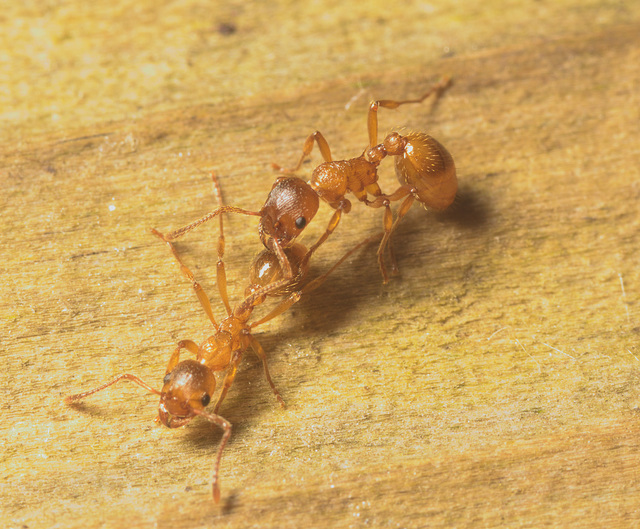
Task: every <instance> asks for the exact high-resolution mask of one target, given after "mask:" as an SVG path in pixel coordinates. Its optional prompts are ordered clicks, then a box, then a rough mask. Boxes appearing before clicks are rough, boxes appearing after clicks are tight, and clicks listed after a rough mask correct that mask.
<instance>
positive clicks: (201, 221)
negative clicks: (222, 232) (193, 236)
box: [163, 206, 262, 242]
mask: <svg viewBox="0 0 640 529" xmlns="http://www.w3.org/2000/svg"><path fill="white" fill-rule="evenodd" d="M222 213H239V214H240V215H252V216H254V217H261V216H262V214H261V213H260V212H259V211H249V210H247V209H242V208H239V207H237V206H222V207H219V208H216V209H214V210H213V211H211V212H209V213H207V214H206V215H204V216H203V217H200V218H199V219H198V220H195V221H193V222H192V223H191V224H187V225H186V226H183V227H182V228H178V229H177V230H174V231H172V232H171V233H170V234H169V235H164V236H163V239H164V240H165V241H167V242H169V241H175V240H176V239H178V238H179V237H182V236H183V235H184V234H185V233H188V232H190V231H191V230H193V229H194V228H197V227H198V226H200V224H204V223H205V222H207V221H209V220H211V219H213V218H215V217H217V216H218V215H220V214H222Z"/></svg>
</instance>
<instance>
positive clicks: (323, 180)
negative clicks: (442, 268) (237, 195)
mask: <svg viewBox="0 0 640 529" xmlns="http://www.w3.org/2000/svg"><path fill="white" fill-rule="evenodd" d="M450 82H451V80H450V79H449V78H444V79H442V80H441V81H440V82H439V83H437V84H435V85H434V86H432V87H431V88H430V89H429V90H428V91H427V92H425V93H424V94H423V95H422V96H421V97H419V98H418V99H408V100H404V101H393V100H388V99H381V100H378V101H373V102H371V104H370V105H369V113H368V116H367V129H368V132H369V146H368V148H367V149H366V150H365V151H364V152H363V153H362V154H361V155H360V156H358V157H357V158H352V159H349V160H339V161H338V160H335V161H334V160H333V159H332V157H331V149H330V148H329V144H328V143H327V140H326V139H325V138H324V136H323V135H322V133H320V132H319V131H315V132H314V133H313V134H311V135H310V136H309V137H308V138H307V139H306V140H305V142H304V146H303V148H302V155H301V156H300V160H298V164H297V165H296V166H295V167H293V168H291V169H284V168H282V167H280V166H279V165H277V164H272V167H273V168H274V169H275V170H277V171H280V172H283V173H295V172H296V171H298V170H299V169H300V167H301V166H302V163H303V162H304V160H305V159H306V158H307V157H308V156H309V155H310V154H311V151H312V150H313V144H314V142H316V143H317V144H318V148H319V149H320V154H321V155H322V158H323V159H324V163H322V164H320V165H318V166H317V167H316V168H315V169H314V170H313V173H312V174H311V179H310V180H309V185H310V186H311V188H312V189H313V190H314V191H315V192H316V193H317V195H318V196H319V197H320V198H322V199H323V200H324V201H325V202H327V203H328V204H329V205H330V206H331V207H332V208H334V209H335V210H336V211H335V213H334V215H333V218H332V219H331V221H330V223H329V228H328V229H327V233H326V236H324V239H326V237H327V236H328V234H329V233H330V232H331V231H333V230H334V229H335V227H336V226H337V225H338V223H339V222H340V217H341V215H342V212H344V213H349V211H350V210H351V202H350V201H349V200H348V199H347V198H345V195H346V194H347V193H348V192H349V191H350V192H351V193H353V195H354V196H355V197H356V198H357V199H358V200H360V201H361V202H363V203H364V204H365V205H367V206H369V207H372V208H379V207H384V208H385V213H384V218H383V226H384V237H383V238H382V241H381V242H380V246H379V247H378V252H377V256H378V263H379V266H380V271H381V273H382V277H383V281H384V282H385V283H387V282H388V280H389V278H388V275H387V270H386V267H385V264H384V259H383V252H384V250H385V247H387V246H388V247H389V255H390V259H391V263H392V272H393V273H397V271H398V266H397V263H396V260H395V255H394V253H393V249H392V247H391V244H390V239H391V234H392V233H393V231H394V230H395V228H396V226H397V225H398V223H399V222H400V220H401V219H402V218H403V217H404V216H405V215H406V214H407V212H408V211H409V209H410V208H411V206H412V204H413V202H414V201H415V200H416V199H417V200H418V201H419V202H421V203H422V204H423V205H424V206H425V207H427V206H428V207H432V208H434V209H445V208H447V207H448V206H449V205H450V204H451V203H452V202H453V200H454V198H455V195H456V192H457V189H458V183H457V179H456V168H455V164H454V162H453V158H452V157H451V155H450V154H449V152H448V151H447V150H446V149H445V148H444V147H443V146H442V145H441V144H440V143H439V142H438V141H436V140H435V139H434V138H432V137H431V136H429V135H427V134H425V133H423V132H410V133H409V134H407V135H406V136H401V135H400V134H399V133H397V132H392V133H390V134H388V135H387V136H386V137H385V139H384V140H383V141H382V143H380V144H378V108H379V107H382V108H388V109H395V108H398V107H399V106H401V105H406V104H409V103H421V102H422V101H424V100H425V99H426V98H427V97H428V96H429V95H431V94H435V95H436V96H438V95H439V94H441V93H442V91H444V90H445V89H446V88H447V87H448V86H449V84H450ZM387 156H395V169H396V176H397V178H398V180H399V181H400V184H401V185H400V187H399V188H398V189H397V190H396V191H394V192H393V193H391V194H390V195H386V194H383V193H382V190H381V189H380V186H379V185H378V166H379V165H380V163H381V162H382V160H383V159H384V158H385V157H387ZM369 195H372V196H373V197H374V200H369V198H368V196H369ZM403 198H404V201H403V202H402V204H401V205H400V207H399V208H398V212H397V215H396V220H395V222H394V221H393V215H392V213H391V208H390V203H391V202H394V201H397V200H400V199H403Z"/></svg>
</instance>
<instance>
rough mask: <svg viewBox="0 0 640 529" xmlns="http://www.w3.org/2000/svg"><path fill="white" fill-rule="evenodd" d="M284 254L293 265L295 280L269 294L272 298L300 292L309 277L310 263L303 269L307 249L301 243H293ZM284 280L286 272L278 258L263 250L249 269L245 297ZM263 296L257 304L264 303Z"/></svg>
mask: <svg viewBox="0 0 640 529" xmlns="http://www.w3.org/2000/svg"><path fill="white" fill-rule="evenodd" d="M284 254H285V256H286V257H287V260H288V261H289V263H290V264H291V271H292V273H293V277H294V279H293V280H292V281H291V282H289V283H288V284H287V285H285V286H284V287H283V288H281V289H278V290H274V291H272V292H269V295H272V296H284V295H287V294H290V293H291V292H294V291H296V290H299V287H300V283H302V281H303V280H304V278H305V276H306V275H307V274H306V273H307V267H308V263H307V264H306V265H305V266H304V269H301V265H302V262H303V258H304V256H305V255H306V254H307V248H306V247H305V246H303V245H302V244H299V243H293V244H292V245H291V246H290V247H288V248H285V249H284ZM282 279H284V272H283V270H282V266H281V264H280V261H279V260H278V256H277V255H276V254H275V253H274V252H272V251H271V250H263V251H262V252H260V253H259V254H258V255H257V256H256V258H255V259H254V260H253V263H251V268H250V269H249V285H248V286H247V288H246V289H245V291H244V295H245V297H249V296H251V295H252V294H254V293H255V292H257V291H258V290H260V289H262V288H264V287H266V286H268V285H270V284H272V283H275V282H276V281H281V280H282ZM265 297H266V296H263V297H261V298H258V299H257V300H256V304H259V303H261V302H263V301H264V298H265Z"/></svg>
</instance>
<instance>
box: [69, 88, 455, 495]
mask: <svg viewBox="0 0 640 529" xmlns="http://www.w3.org/2000/svg"><path fill="white" fill-rule="evenodd" d="M448 85H449V79H444V80H442V81H441V82H439V83H437V84H436V85H434V86H433V87H432V88H431V89H430V90H428V91H427V92H426V93H425V94H423V95H422V96H421V97H420V98H418V99H410V100H404V101H394V100H379V101H374V102H372V103H371V104H370V106H369V113H368V119H367V124H368V125H367V128H368V133H369V145H368V148H367V149H365V151H364V152H363V153H362V154H361V155H360V156H358V157H357V158H352V159H349V160H340V161H334V160H333V159H332V157H331V150H330V148H329V145H328V143H327V141H326V140H325V138H324V136H323V135H322V134H321V133H320V132H318V131H316V132H314V133H313V134H311V135H310V136H309V137H308V138H307V139H306V141H305V143H304V146H303V152H302V156H301V157H300V160H299V161H298V164H297V165H296V166H295V167H293V168H292V169H283V168H281V167H280V166H278V165H276V164H273V168H274V169H275V170H277V171H280V172H282V173H287V174H290V173H294V172H296V171H298V170H299V169H300V167H301V165H302V163H303V162H304V160H305V159H306V158H307V157H308V156H309V155H310V154H311V151H312V149H313V145H314V142H315V143H317V144H318V148H319V150H320V153H321V155H322V157H323V159H324V163H322V164H320V165H319V166H318V167H316V168H315V169H314V171H313V173H312V176H311V179H310V181H309V182H308V183H306V182H304V181H303V180H301V179H299V178H297V177H293V176H285V177H280V178H278V179H277V180H276V182H275V183H274V185H273V187H272V189H271V191H270V192H269V195H268V196H267V200H266V201H265V203H264V205H263V206H262V208H261V209H260V210H259V211H250V210H245V209H242V208H239V207H236V206H225V205H223V204H222V198H221V193H220V187H219V184H218V181H217V179H216V177H215V175H212V177H213V183H214V193H215V195H216V197H217V201H218V208H216V209H215V210H214V211H212V212H211V213H209V214H207V215H205V216H204V217H202V218H200V219H198V220H196V221H195V222H193V223H191V224H189V225H187V226H184V227H182V228H180V229H178V230H175V231H173V232H171V233H170V234H168V235H164V234H162V233H161V232H159V231H158V230H156V229H152V230H151V232H152V233H153V234H154V235H156V236H157V237H159V238H160V239H162V240H163V241H164V242H165V243H166V244H167V245H168V246H169V249H170V251H171V253H172V254H173V256H174V258H175V259H176V260H177V262H178V264H179V266H180V269H181V272H182V274H183V275H184V276H185V277H186V278H187V279H188V280H189V281H191V283H192V286H193V289H194V291H195V293H196V296H197V298H198V300H199V302H200V304H201V306H202V308H203V310H204V311H205V313H206V314H207V317H208V318H209V320H210V321H211V323H212V324H213V326H214V328H215V333H214V334H212V335H211V336H209V337H208V338H207V339H206V340H205V341H204V342H202V343H201V344H200V345H198V344H196V343H195V342H193V341H192V340H182V341H180V342H179V343H178V345H177V348H176V349H175V351H174V352H173V354H172V355H171V357H170V359H169V363H168V365H167V368H166V371H165V376H164V379H163V387H162V389H161V390H160V391H158V390H156V389H155V388H153V387H152V386H150V385H149V384H147V383H146V382H144V381H143V380H142V379H140V378H139V377H137V376H135V375H132V374H129V373H125V374H122V375H119V376H117V377H116V378H115V379H113V380H111V381H109V382H107V383H105V384H102V385H101V386H99V387H97V388H94V389H91V390H89V391H85V392H82V393H78V394H76V395H70V396H67V397H66V398H65V402H66V403H67V404H71V403H75V402H77V401H79V400H82V399H84V398H85V397H88V396H89V395H92V394H94V393H97V392H99V391H102V390H104V389H106V388H108V387H110V386H112V385H113V384H115V383H116V382H119V381H121V380H130V381H132V382H134V383H136V384H138V385H139V386H141V387H143V388H144V389H146V390H147V391H149V392H151V393H155V394H156V395H159V396H160V403H159V411H158V418H157V419H156V420H157V421H160V422H162V423H163V424H164V425H166V426H168V427H169V428H176V427H179V426H183V425H185V424H187V423H188V422H189V421H190V420H191V419H192V418H193V417H195V416H201V417H203V418H205V419H206V420H208V421H209V422H211V423H213V424H215V425H216V426H218V427H219V428H221V429H222V430H223V435H222V439H221V440H220V444H219V445H218V450H217V453H216V458H215V463H214V469H213V479H212V489H213V499H214V501H215V502H216V503H218V502H219V500H220V486H219V483H218V481H219V469H220V462H221V460H222V453H223V450H224V448H225V446H226V444H227V442H228V440H229V438H230V436H231V428H232V426H231V424H230V423H229V422H228V421H227V420H226V419H224V418H223V417H222V416H220V415H219V414H218V410H219V408H220V405H221V404H222V402H223V401H224V399H225V397H226V395H227V392H228V391H229V388H230V387H231V386H232V384H233V381H234V379H235V376H236V372H237V369H238V366H239V364H240V362H241V361H242V357H243V355H244V352H245V351H246V350H247V349H249V348H251V349H252V350H253V351H254V352H255V354H256V355H257V356H258V358H260V360H261V361H262V365H263V369H264V373H265V377H266V379H267V381H268V382H269V385H270V386H271V389H272V390H273V392H274V394H275V396H276V398H277V400H278V401H279V402H280V404H281V405H282V406H284V401H283V400H282V398H281V396H280V394H279V393H278V391H277V389H276V387H275V385H274V383H273V381H272V379H271V376H270V374H269V369H268V365H267V357H266V353H265V351H264V349H263V348H262V346H261V345H260V343H259V342H258V340H257V339H256V338H255V337H254V336H253V335H252V329H253V328H255V327H257V326H258V325H261V324H263V323H265V322H267V321H269V320H271V319H273V318H275V317H277V316H278V315H280V314H282V313H283V312H285V311H286V310H287V309H288V308H289V307H291V306H292V305H293V304H294V303H296V302H297V301H298V300H299V299H300V297H301V296H302V295H303V294H306V293H308V292H311V291H312V290H315V289H316V288H318V287H319V286H320V285H321V284H322V283H323V282H324V281H325V280H326V278H327V277H328V276H329V275H330V274H331V273H332V272H333V271H334V270H335V269H336V268H337V267H338V266H339V265H340V264H341V263H342V262H344V260H346V259H347V258H348V257H349V256H350V255H351V254H352V253H353V252H354V251H356V250H357V249H358V248H360V247H361V246H363V245H364V244H367V243H368V242H370V241H372V240H374V239H377V238H379V237H380V235H378V236H374V237H369V238H367V239H365V240H364V241H362V242H361V243H360V244H358V245H357V246H355V247H354V248H353V249H351V250H350V251H348V252H347V253H346V254H345V255H344V256H343V257H342V258H341V259H339V260H338V261H337V262H336V263H335V264H334V265H333V266H332V267H331V268H330V269H329V270H328V271H327V272H326V273H324V274H323V275H321V276H320V277H318V278H316V279H315V280H313V281H311V282H309V283H307V284H306V285H304V286H302V285H303V284H304V282H305V279H306V276H307V273H308V270H309V263H310V259H311V257H312V255H313V254H314V253H315V251H316V250H317V249H318V248H319V247H320V246H321V245H322V244H323V243H324V242H325V241H326V240H327V239H328V238H329V236H330V235H331V234H332V233H333V231H334V230H335V228H336V227H337V226H338V224H339V222H340V219H341V216H342V213H349V211H350V210H351V202H350V201H349V200H348V199H347V198H346V197H345V195H346V194H347V193H348V192H351V193H353V195H354V196H355V197H356V198H357V199H358V200H359V201H361V202H363V203H364V204H365V205H367V206H369V207H372V208H380V207H384V208H385V212H384V216H383V227H384V232H383V234H382V235H381V236H382V240H381V242H380V245H379V247H378V251H377V258H378V263H379V267H380V271H381V273H382V277H383V281H384V282H385V283H386V282H387V281H388V274H387V270H386V267H385V264H384V258H383V255H384V251H385V249H386V248H389V254H390V259H391V263H392V271H393V272H394V273H395V272H397V269H398V268H397V263H396V260H395V256H394V254H393V250H392V247H391V245H390V240H391V235H392V233H393V231H394V230H395V228H396V226H397V225H398V222H400V220H401V219H402V218H403V217H404V216H405V215H406V213H407V212H408V210H409V209H410V207H411V206H412V204H413V203H414V201H415V200H418V201H419V202H420V203H422V204H423V205H424V206H425V207H427V206H428V207H432V208H436V209H444V208H446V207H447V206H449V205H450V204H451V202H452V201H453V199H454V197H455V194H456V190H457V180H456V174H455V165H454V162H453V159H452V157H451V155H450V154H449V153H448V152H447V150H446V149H445V148H444V147H443V146H442V145H441V144H440V143H439V142H437V141H436V140H435V139H433V138H432V137H430V136H428V135H427V134H425V133H422V132H411V133H409V134H407V135H406V136H402V135H400V134H399V133H397V132H392V133H391V134H389V135H387V136H386V137H385V139H384V140H383V142H382V143H380V144H378V143H377V142H378V117H377V112H378V108H380V107H382V108H388V109H395V108H398V107H399V106H401V105H405V104H410V103H421V102H422V101H424V100H425V99H426V98H427V97H428V96H429V95H431V94H439V93H441V92H442V91H443V90H444V89H445V88H446V87H447V86H448ZM387 156H393V157H395V169H396V176H397V178H398V180H399V181H400V187H399V188H398V189H397V190H396V191H394V192H393V193H391V194H390V195H387V194H384V193H383V192H382V190H381V189H380V186H379V185H378V183H377V181H378V174H377V170H378V166H379V165H380V163H381V162H382V160H383V159H384V158H385V157H387ZM369 196H371V197H372V199H370V198H369ZM320 199H322V200H324V201H326V202H327V203H328V204H329V205H330V206H331V207H332V208H333V209H335V212H334V214H333V216H332V218H331V220H330V221H329V224H328V226H327V228H326V230H325V232H324V233H323V234H322V235H321V237H320V238H319V239H318V240H317V241H316V242H315V244H313V245H312V246H311V247H310V248H309V249H307V248H306V247H304V246H303V245H301V244H299V243H297V242H295V240H296V238H297V237H298V236H299V235H300V234H301V233H302V231H303V230H304V229H305V227H306V226H307V225H308V224H309V222H310V221H311V220H312V219H313V218H314V216H315V214H316V212H317V210H318V207H319V202H320ZM402 199H404V200H403V202H402V203H401V205H400V207H399V208H398V212H397V214H396V219H395V221H394V220H393V215H392V212H391V208H390V203H391V202H395V201H399V200H402ZM223 213H237V214H243V215H250V216H257V217H259V218H260V220H259V225H258V233H259V236H260V239H261V241H262V242H263V244H264V246H265V250H263V252H262V253H261V254H259V255H258V257H257V258H256V259H255V260H254V261H253V263H252V265H251V268H250V271H249V285H248V286H247V288H246V290H245V298H244V300H242V301H241V302H240V303H239V304H238V305H237V306H236V307H234V308H232V307H231V304H230V303H229V296H228V292H227V279H226V271H225V266H224V261H223V258H224V247H225V238H224V227H223V215H222V214H223ZM214 217H218V219H219V223H220V235H219V239H218V246H217V253H218V262H217V272H216V280H217V284H218V291H219V294H220V298H221V300H222V303H223V304H224V306H225V309H226V313H227V316H226V317H225V318H224V319H223V320H221V321H220V323H217V321H216V319H215V316H214V314H213V309H212V307H211V302H210V300H209V297H208V296H207V294H206V293H205V292H204V290H203V289H202V286H201V285H200V283H199V282H198V281H197V280H196V279H195V277H194V275H193V273H192V272H191V270H190V269H189V268H188V267H187V266H186V265H185V264H184V262H183V261H182V258H181V257H180V255H179V253H178V251H177V250H176V248H175V246H174V245H173V243H172V241H174V240H175V239H177V238H179V237H180V236H182V235H184V234H186V233H188V232H189V231H191V230H193V229H194V228H196V227H197V226H199V225H201V224H203V223H205V222H207V221H208V220H211V219H213V218H214ZM272 296H281V297H283V296H284V299H283V300H282V301H280V302H279V303H278V304H277V305H276V306H275V308H273V309H272V310H271V311H270V312H269V313H268V314H267V315H266V316H264V317H262V318H261V319H259V320H257V321H254V322H252V323H249V319H250V317H251V315H252V313H253V310H254V308H255V307H257V306H258V305H260V304H262V303H263V302H264V301H265V300H266V299H267V298H268V297H272ZM184 350H186V351H188V352H190V353H191V354H193V355H194V356H195V359H187V360H180V357H181V353H182V352H183V351H184ZM223 371H224V372H225V375H224V379H223V382H222V389H221V390H220V393H219V395H218V398H217V401H216V404H215V407H214V409H213V413H211V412H207V411H205V408H206V407H207V406H208V405H209V403H210V402H211V399H212V397H213V395H214V393H215V390H216V373H219V372H223Z"/></svg>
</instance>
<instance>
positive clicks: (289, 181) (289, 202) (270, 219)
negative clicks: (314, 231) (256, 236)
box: [260, 176, 320, 248]
mask: <svg viewBox="0 0 640 529" xmlns="http://www.w3.org/2000/svg"><path fill="white" fill-rule="evenodd" d="M319 206H320V199H319V198H318V195H317V194H316V192H315V191H314V190H313V189H312V188H311V186H310V185H309V184H307V183H306V182H305V181H304V180H301V179H300V178H297V177H295V176H294V177H283V178H278V179H277V180H276V182H275V184H273V187H272V188H271V191H270V192H269V196H268V197H267V200H266V201H265V203H264V206H262V209H261V210H260V212H261V213H262V217H261V219H260V234H261V237H262V242H263V243H265V246H267V248H269V245H268V244H267V242H266V240H267V239H268V238H269V237H272V238H274V239H278V241H279V242H280V244H281V245H282V246H290V245H291V243H292V242H293V240H294V239H295V238H296V237H297V236H298V235H300V234H301V233H302V230H304V228H305V227H306V226H307V224H309V222H311V219H313V217H314V216H315V214H316V213H317V211H318V207H319Z"/></svg>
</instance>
